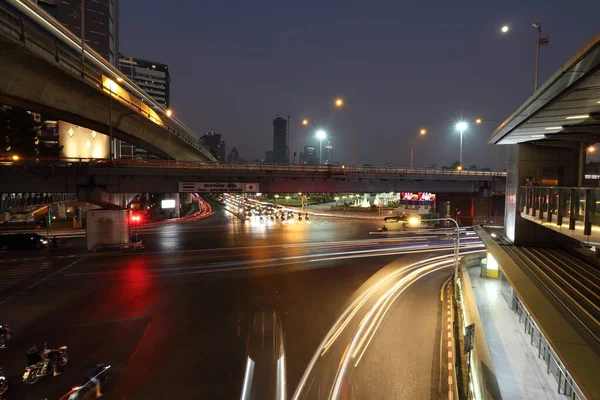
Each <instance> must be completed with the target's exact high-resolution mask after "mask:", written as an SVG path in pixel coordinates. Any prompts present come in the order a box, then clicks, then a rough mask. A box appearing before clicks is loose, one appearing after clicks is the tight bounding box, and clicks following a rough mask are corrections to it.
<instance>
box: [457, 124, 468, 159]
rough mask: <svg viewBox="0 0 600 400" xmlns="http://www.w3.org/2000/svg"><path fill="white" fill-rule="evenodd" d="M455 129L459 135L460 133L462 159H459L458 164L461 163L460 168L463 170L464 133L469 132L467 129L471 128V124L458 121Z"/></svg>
mask: <svg viewBox="0 0 600 400" xmlns="http://www.w3.org/2000/svg"><path fill="white" fill-rule="evenodd" d="M454 127H455V129H456V130H457V131H458V133H460V158H459V160H458V162H459V167H461V169H462V165H463V133H464V132H465V131H466V130H467V128H468V127H469V124H467V123H466V122H465V121H458V122H457V123H456V125H455V126H454Z"/></svg>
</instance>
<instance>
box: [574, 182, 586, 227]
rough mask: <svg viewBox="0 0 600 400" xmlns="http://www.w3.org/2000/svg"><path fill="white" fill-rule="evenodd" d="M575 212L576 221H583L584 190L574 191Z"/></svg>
mask: <svg viewBox="0 0 600 400" xmlns="http://www.w3.org/2000/svg"><path fill="white" fill-rule="evenodd" d="M573 200H574V201H576V203H575V212H576V219H577V221H583V215H584V213H585V189H575V199H573Z"/></svg>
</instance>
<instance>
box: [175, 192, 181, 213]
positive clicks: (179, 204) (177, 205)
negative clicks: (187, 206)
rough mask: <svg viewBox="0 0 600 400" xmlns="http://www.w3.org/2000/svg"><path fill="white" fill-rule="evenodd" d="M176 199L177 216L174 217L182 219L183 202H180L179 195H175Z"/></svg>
mask: <svg viewBox="0 0 600 400" xmlns="http://www.w3.org/2000/svg"><path fill="white" fill-rule="evenodd" d="M173 198H174V199H175V214H177V215H173V217H181V202H180V201H179V193H173Z"/></svg>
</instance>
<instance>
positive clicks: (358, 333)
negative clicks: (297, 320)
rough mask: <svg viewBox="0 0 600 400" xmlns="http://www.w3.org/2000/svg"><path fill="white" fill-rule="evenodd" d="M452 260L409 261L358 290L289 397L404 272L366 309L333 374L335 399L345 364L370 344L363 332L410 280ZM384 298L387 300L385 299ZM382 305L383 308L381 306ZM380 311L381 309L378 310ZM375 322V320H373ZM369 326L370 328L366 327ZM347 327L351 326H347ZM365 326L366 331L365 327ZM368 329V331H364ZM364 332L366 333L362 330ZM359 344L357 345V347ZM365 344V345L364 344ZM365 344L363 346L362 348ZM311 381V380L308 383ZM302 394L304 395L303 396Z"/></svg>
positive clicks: (373, 327) (374, 328) (445, 257)
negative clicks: (344, 333) (344, 332)
mask: <svg viewBox="0 0 600 400" xmlns="http://www.w3.org/2000/svg"><path fill="white" fill-rule="evenodd" d="M478 248H479V249H482V247H481V246H478ZM479 252H481V250H468V251H462V252H461V256H463V255H466V254H473V253H479ZM453 261H454V256H453V255H442V256H435V257H430V258H427V259H425V260H420V261H418V262H415V263H412V264H409V265H407V266H405V267H403V268H399V269H397V270H394V271H391V272H390V273H388V274H387V275H386V276H384V277H382V278H381V279H380V280H379V281H377V282H376V283H375V284H373V285H371V286H370V287H369V288H368V289H367V290H365V291H364V292H363V293H361V294H360V295H359V296H358V297H357V298H356V299H354V301H353V302H352V303H351V304H350V305H349V306H348V307H347V308H346V309H345V310H344V312H343V313H342V315H341V316H340V317H339V318H338V320H337V321H336V322H335V323H334V324H333V326H332V327H331V329H330V330H329V332H328V333H327V335H325V337H324V338H323V341H322V342H321V344H320V345H319V347H318V348H317V351H316V352H315V353H314V355H313V357H312V359H311V361H310V362H309V365H308V367H307V369H306V371H305V372H304V374H303V376H302V378H301V379H300V382H299V384H298V387H297V389H296V391H295V393H294V395H293V397H292V399H294V400H299V399H300V398H302V397H304V396H305V395H306V393H307V392H305V390H308V389H305V386H306V382H307V381H308V380H309V377H310V376H311V375H312V374H313V371H314V368H315V366H316V364H317V362H318V361H319V360H320V359H321V358H322V357H323V356H324V355H325V354H326V352H327V351H328V350H329V349H330V348H331V347H332V346H333V344H334V343H335V342H336V340H337V339H338V338H339V337H340V335H341V334H342V333H343V331H344V330H345V329H346V328H347V327H348V326H349V324H350V322H352V320H353V319H354V317H355V316H356V315H357V314H358V312H359V311H360V310H361V308H363V306H364V305H365V304H366V303H367V302H368V301H369V300H370V299H371V298H372V297H373V296H374V295H375V293H376V292H377V291H378V290H380V289H381V288H383V287H384V285H386V284H389V283H391V282H392V280H393V279H395V278H398V277H400V276H401V275H405V276H404V277H402V278H400V280H399V281H398V282H395V283H394V285H393V286H392V287H391V288H390V289H388V290H387V291H386V292H385V293H384V294H382V295H381V296H380V297H379V298H378V300H377V301H376V303H375V305H374V306H373V307H371V309H370V310H369V311H367V312H366V314H365V316H364V317H363V318H362V320H361V321H360V322H359V324H358V326H357V328H356V330H355V334H354V336H353V338H352V340H351V341H350V343H349V344H348V345H347V346H345V351H344V354H343V355H342V358H341V360H340V364H339V368H338V373H337V374H336V378H335V381H334V384H333V386H332V391H331V396H330V398H337V396H338V395H339V391H340V390H341V382H342V378H343V376H344V375H345V373H346V371H347V369H348V365H349V363H350V360H351V359H354V358H355V357H357V356H358V359H357V362H356V365H357V364H358V362H360V358H361V357H362V355H363V354H364V351H366V348H367V347H368V345H369V343H370V340H371V339H370V338H371V337H372V335H371V336H369V335H365V336H364V338H363V334H366V333H369V332H372V333H373V335H374V334H375V332H376V331H377V328H378V326H379V324H380V322H381V320H382V319H383V318H384V317H385V314H386V313H387V311H388V310H389V308H390V307H391V305H392V304H393V303H394V301H395V299H396V298H397V297H398V296H399V295H400V294H401V293H402V292H403V291H404V290H406V288H408V287H409V286H410V285H411V284H412V283H414V282H415V281H417V280H418V279H420V278H421V277H423V276H426V275H427V274H429V273H432V272H435V271H437V270H438V269H442V268H447V267H448V266H449V265H451V264H452V263H453ZM386 300H387V301H386ZM381 307H384V308H381ZM380 310H381V311H380ZM378 311H380V312H379V313H378ZM375 315H378V316H379V318H378V319H373V317H374V316H375ZM372 321H374V322H372ZM368 327H371V328H370V329H368ZM349 329H350V328H349ZM367 329H368V330H367ZM366 330H367V331H366ZM365 331H366V332H365ZM359 343H360V347H358V345H359ZM365 343H366V345H365ZM363 345H364V347H362V346H363ZM361 347H362V348H363V352H362V353H361V352H359V351H360V348H361ZM313 380H314V377H313V379H311V382H312V381H313ZM311 386H312V384H311ZM303 395H304V396H303Z"/></svg>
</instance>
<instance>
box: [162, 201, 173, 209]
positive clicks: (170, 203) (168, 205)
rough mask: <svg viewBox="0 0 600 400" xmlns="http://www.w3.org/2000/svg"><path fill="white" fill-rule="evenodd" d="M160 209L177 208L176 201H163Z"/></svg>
mask: <svg viewBox="0 0 600 400" xmlns="http://www.w3.org/2000/svg"><path fill="white" fill-rule="evenodd" d="M160 208H175V199H167V200H163V201H161V202H160Z"/></svg>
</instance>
